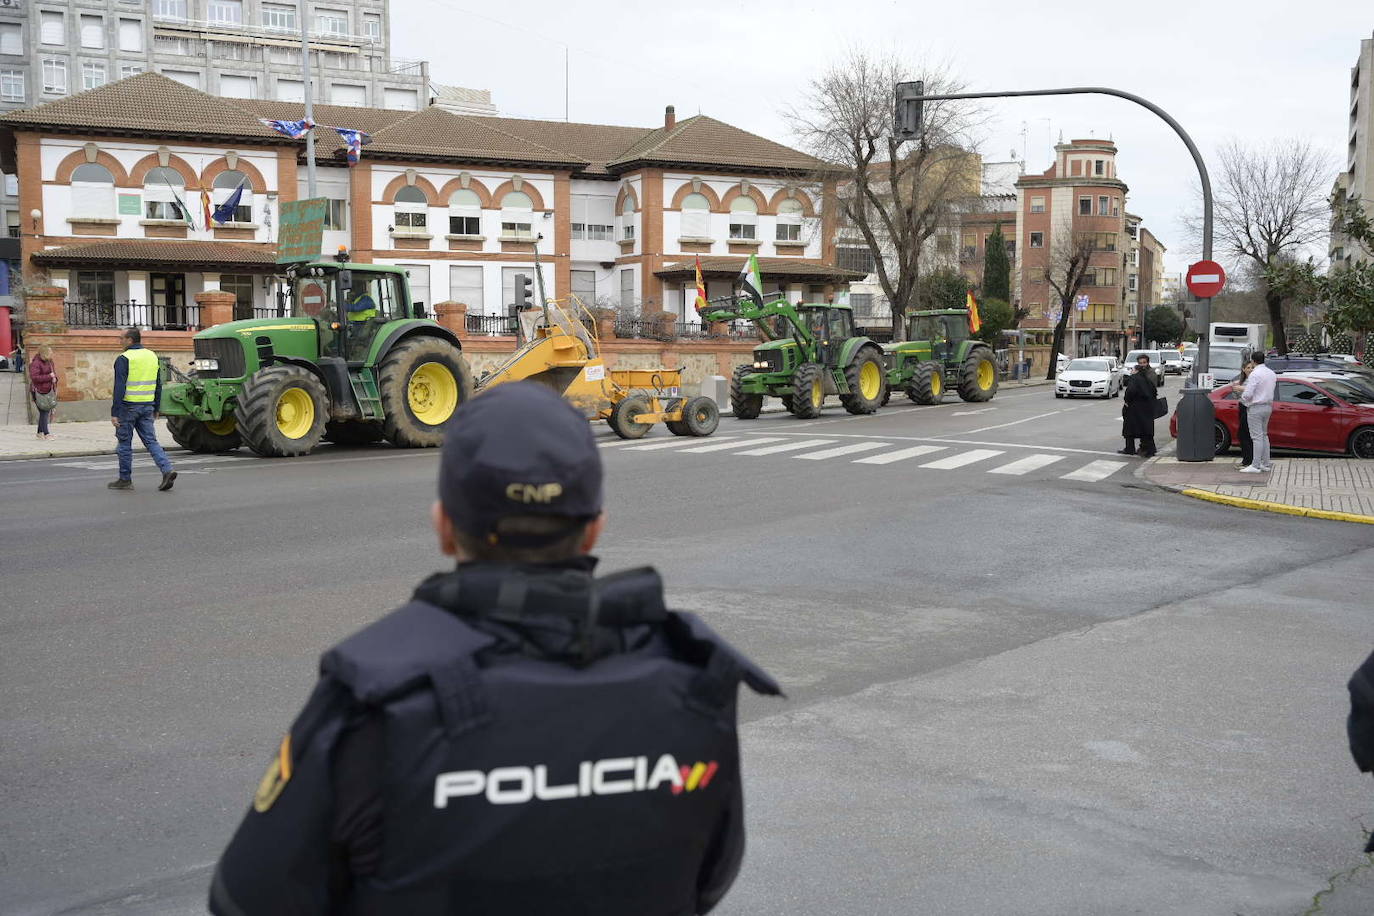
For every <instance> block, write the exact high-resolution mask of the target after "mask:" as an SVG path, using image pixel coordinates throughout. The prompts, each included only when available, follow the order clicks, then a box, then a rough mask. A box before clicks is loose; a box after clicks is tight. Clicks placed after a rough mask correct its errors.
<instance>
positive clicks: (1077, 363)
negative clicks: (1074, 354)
mask: <svg viewBox="0 0 1374 916" xmlns="http://www.w3.org/2000/svg"><path fill="white" fill-rule="evenodd" d="M1068 371H1069V372H1108V371H1110V370H1108V368H1107V361H1106V360H1103V359H1076V360H1074V361H1073V362H1071V363H1069V368H1068Z"/></svg>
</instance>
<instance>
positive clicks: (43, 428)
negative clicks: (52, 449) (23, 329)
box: [29, 344, 57, 439]
mask: <svg viewBox="0 0 1374 916" xmlns="http://www.w3.org/2000/svg"><path fill="white" fill-rule="evenodd" d="M29 397H30V398H32V399H33V406H34V407H35V408H37V410H38V438H40V439H52V438H55V437H54V436H53V434H52V433H51V432H49V431H48V422H49V421H50V420H51V419H52V413H53V411H54V410H56V409H57V366H56V365H55V364H54V363H53V361H52V347H50V346H48V345H47V344H43V345H42V346H41V347H39V348H38V352H37V353H35V354H34V356H33V359H31V360H29Z"/></svg>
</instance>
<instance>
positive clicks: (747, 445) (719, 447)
mask: <svg viewBox="0 0 1374 916" xmlns="http://www.w3.org/2000/svg"><path fill="white" fill-rule="evenodd" d="M599 445H600V447H601V448H603V449H614V450H616V451H620V452H665V451H673V452H676V453H678V454H683V455H701V454H713V453H719V454H722V455H727V456H729V457H736V456H739V457H749V458H764V457H770V456H777V457H779V458H796V459H799V460H802V461H844V462H847V463H850V464H861V465H870V466H878V467H911V468H918V469H920V470H923V471H953V470H960V469H965V468H967V469H970V470H974V471H981V472H983V473H987V474H997V475H1000V476H1003V477H1022V476H1025V475H1027V474H1031V473H1034V472H1037V471H1041V470H1045V469H1048V468H1051V467H1052V466H1055V465H1057V467H1054V468H1053V470H1051V471H1050V473H1051V474H1052V475H1054V476H1056V477H1058V478H1059V479H1060V480H1071V481H1077V482H1080V483H1098V482H1100V481H1103V480H1107V479H1108V478H1110V477H1112V476H1113V475H1115V474H1117V472H1119V471H1120V470H1121V469H1122V468H1125V467H1127V466H1128V464H1129V462H1126V461H1112V460H1108V459H1093V460H1091V461H1088V462H1087V463H1085V464H1082V465H1081V466H1076V467H1074V468H1073V469H1072V470H1068V465H1067V464H1064V463H1063V462H1070V463H1074V464H1076V462H1073V461H1072V459H1074V458H1075V457H1077V458H1078V459H1079V460H1081V459H1082V457H1083V456H1082V455H1078V456H1074V455H1071V454H1063V453H1059V454H1056V453H1052V452H1032V453H1031V454H1029V455H1024V454H1023V455H1021V456H1020V457H1018V456H1016V455H1013V454H1008V450H1007V449H996V448H967V447H962V446H958V445H904V444H902V443H901V442H889V441H884V440H882V439H864V440H859V441H854V440H851V441H845V440H844V439H841V438H836V437H832V438H822V437H817V438H814V439H793V438H788V437H786V436H712V437H710V438H709V439H693V438H690V437H681V438H679V437H676V436H674V437H673V438H671V439H662V440H658V441H652V442H645V441H644V440H642V439H605V440H602V441H601V442H600V443H599ZM1009 448H1011V447H1009ZM1017 451H1018V452H1021V451H1023V449H1022V448H1020V447H1017ZM1089 454H1091V453H1089ZM1060 471H1063V473H1060Z"/></svg>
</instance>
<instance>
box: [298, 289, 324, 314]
mask: <svg viewBox="0 0 1374 916" xmlns="http://www.w3.org/2000/svg"><path fill="white" fill-rule="evenodd" d="M297 295H299V296H300V297H301V311H302V312H305V314H307V315H309V316H310V317H311V318H314V317H315V316H316V315H318V314H319V313H320V311H321V310H322V309H323V308H324V307H325V305H326V303H327V302H328V301H329V300H328V299H326V298H325V295H324V287H323V286H321V285H320V284H318V283H305V284H302V285H301V288H300V292H299V293H297Z"/></svg>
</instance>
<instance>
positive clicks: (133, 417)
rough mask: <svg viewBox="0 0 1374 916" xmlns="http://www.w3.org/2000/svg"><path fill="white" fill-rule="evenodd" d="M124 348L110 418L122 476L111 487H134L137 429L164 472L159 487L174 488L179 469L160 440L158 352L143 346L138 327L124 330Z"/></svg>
mask: <svg viewBox="0 0 1374 916" xmlns="http://www.w3.org/2000/svg"><path fill="white" fill-rule="evenodd" d="M123 339H124V352H123V353H121V354H119V356H117V357H116V358H115V363H114V395H113V397H112V398H111V400H110V422H111V423H113V424H114V428H115V454H116V455H118V456H119V476H118V477H117V478H115V479H114V480H112V481H110V482H109V483H108V484H106V486H107V487H109V488H110V489H111V490H132V489H133V488H134V481H133V475H134V433H138V438H139V439H140V440H141V441H142V442H143V447H144V448H146V449H147V450H148V454H149V455H151V456H152V458H153V461H154V462H155V463H156V464H157V469H158V470H159V471H161V472H162V482H161V483H159V484H158V485H157V488H158V489H159V490H170V489H172V484H174V483H175V482H176V479H177V472H176V471H175V470H174V469H173V468H172V461H171V459H169V458H168V457H167V453H166V452H164V451H163V450H162V446H161V445H159V444H158V441H157V427H156V426H154V425H153V420H154V419H156V418H157V408H158V405H159V404H160V403H161V401H162V378H161V377H160V376H159V375H158V364H157V354H156V353H154V352H153V351H152V350H149V349H148V348H147V347H145V346H143V334H142V332H141V331H139V329H138V328H129V329H128V330H127V331H125V332H124V336H123Z"/></svg>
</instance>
